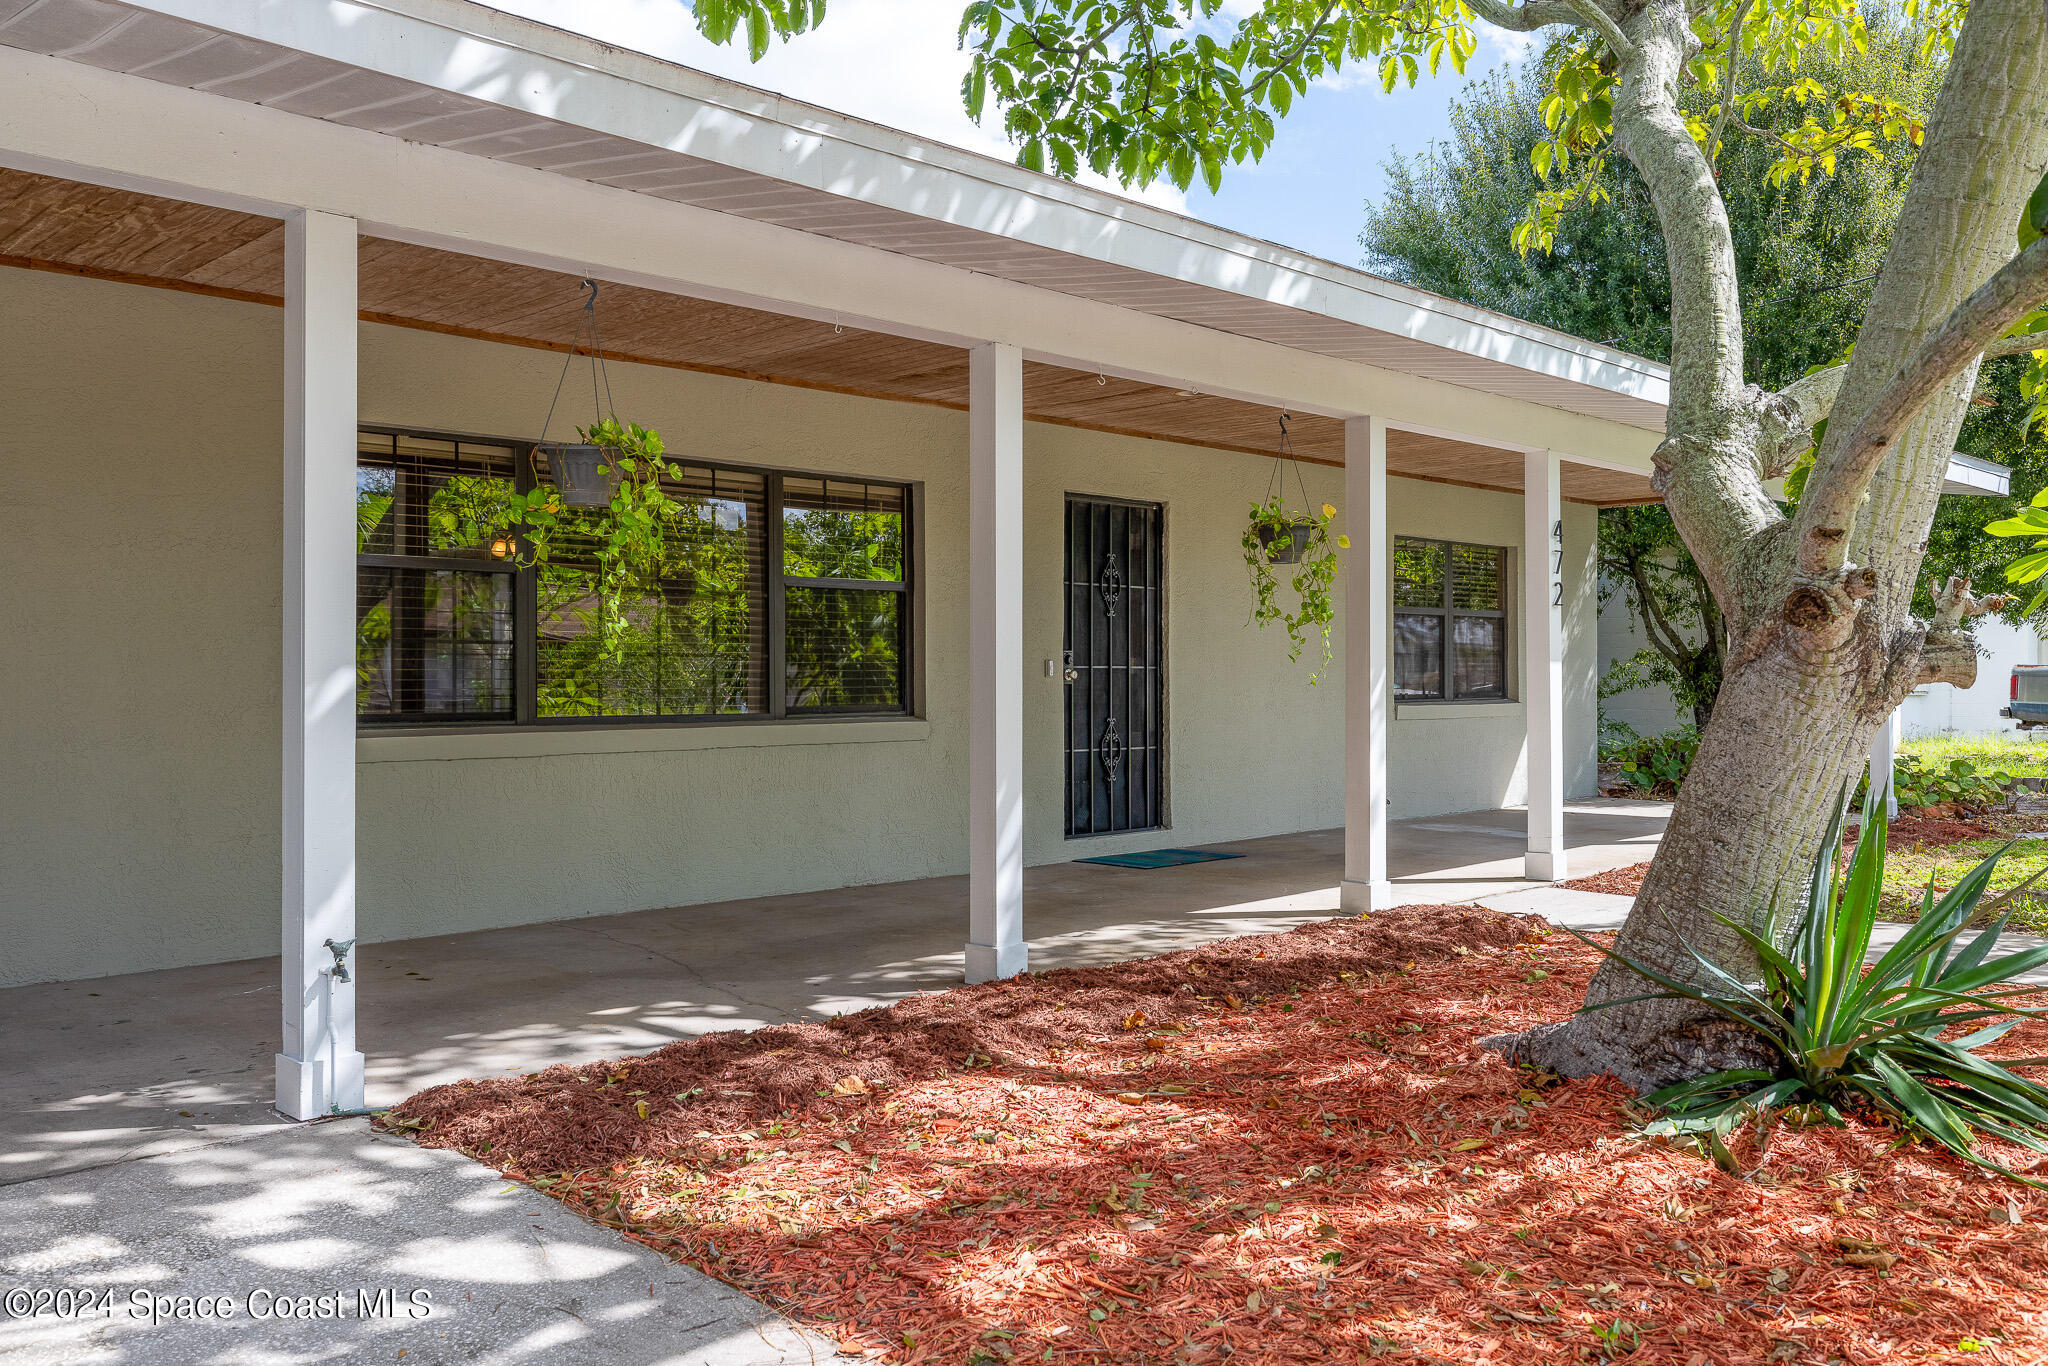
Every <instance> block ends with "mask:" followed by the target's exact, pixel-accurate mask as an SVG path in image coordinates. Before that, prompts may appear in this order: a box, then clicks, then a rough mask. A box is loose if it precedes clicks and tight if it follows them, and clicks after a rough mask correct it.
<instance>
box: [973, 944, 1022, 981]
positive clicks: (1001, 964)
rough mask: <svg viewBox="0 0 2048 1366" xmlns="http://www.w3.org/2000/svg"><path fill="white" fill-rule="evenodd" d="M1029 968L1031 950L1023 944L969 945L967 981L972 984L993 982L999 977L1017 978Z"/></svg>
mask: <svg viewBox="0 0 2048 1366" xmlns="http://www.w3.org/2000/svg"><path fill="white" fill-rule="evenodd" d="M1029 966H1030V955H1029V950H1028V948H1027V946H1026V945H1024V944H1022V943H1011V944H975V943H971V942H970V943H969V944H968V945H967V980H968V981H970V982H993V981H995V980H996V979H997V978H999V977H1015V976H1016V975H1017V974H1019V973H1021V972H1024V971H1025V970H1026V969H1027V968H1028V967H1029Z"/></svg>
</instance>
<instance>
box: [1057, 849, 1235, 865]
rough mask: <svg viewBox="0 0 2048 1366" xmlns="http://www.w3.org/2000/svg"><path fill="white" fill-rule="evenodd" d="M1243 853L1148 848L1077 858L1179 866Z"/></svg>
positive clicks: (1112, 863) (1077, 861)
mask: <svg viewBox="0 0 2048 1366" xmlns="http://www.w3.org/2000/svg"><path fill="white" fill-rule="evenodd" d="M1243 857H1244V855H1243V854H1217V853H1211V852H1210V851H1209V850H1207V849H1147V850H1145V851H1144V852H1143V853H1140V854H1104V855H1103V856H1102V857H1101V858H1083V859H1075V860H1074V862H1076V863H1107V864H1108V865H1109V866H1110V867H1112V868H1178V867H1180V866H1181V865H1182V864H1183V863H1209V862H1211V861H1213V860H1215V859H1225V858H1243Z"/></svg>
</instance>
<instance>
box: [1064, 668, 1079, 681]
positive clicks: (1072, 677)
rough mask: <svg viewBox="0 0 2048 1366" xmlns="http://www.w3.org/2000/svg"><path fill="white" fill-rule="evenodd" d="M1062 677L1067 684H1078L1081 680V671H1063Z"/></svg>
mask: <svg viewBox="0 0 2048 1366" xmlns="http://www.w3.org/2000/svg"><path fill="white" fill-rule="evenodd" d="M1064 677H1065V680H1066V681H1067V682H1069V683H1078V682H1079V681H1080V679H1081V671H1080V670H1079V669H1068V670H1066V671H1065V674H1064Z"/></svg>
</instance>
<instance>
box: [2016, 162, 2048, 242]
mask: <svg viewBox="0 0 2048 1366" xmlns="http://www.w3.org/2000/svg"><path fill="white" fill-rule="evenodd" d="M2044 232H2048V176H2042V177H2041V183H2040V184H2039V185H2036V186H2035V187H2034V193H2033V194H2032V195H2030V196H2029V197H2028V199H2027V207H2026V209H2025V211H2024V212H2022V213H2021V214H2020V231H2019V241H2020V250H2021V251H2025V250H2026V249H2027V248H2028V247H2031V246H2032V245H2034V243H2035V242H2036V241H2037V240H2038V239H2039V238H2040V236H2041V234H2042V233H2044Z"/></svg>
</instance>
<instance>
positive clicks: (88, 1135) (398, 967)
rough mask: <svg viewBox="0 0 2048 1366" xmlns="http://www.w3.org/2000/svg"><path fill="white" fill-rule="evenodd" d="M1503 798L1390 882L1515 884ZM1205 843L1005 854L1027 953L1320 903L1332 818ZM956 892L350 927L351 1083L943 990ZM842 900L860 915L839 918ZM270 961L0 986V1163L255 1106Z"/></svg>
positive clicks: (1417, 833) (1596, 849)
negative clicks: (1026, 911)
mask: <svg viewBox="0 0 2048 1366" xmlns="http://www.w3.org/2000/svg"><path fill="white" fill-rule="evenodd" d="M1668 811H1669V808H1668V806H1666V805H1665V804H1663V803H1659V802H1640V801H1617V800H1611V799H1598V800H1593V801H1586V802H1573V803H1570V804H1568V805H1567V807H1566V810H1565V843H1566V846H1567V850H1568V855H1569V857H1570V859H1571V861H1572V863H1573V865H1574V867H1575V868H1577V869H1580V870H1581V871H1584V872H1595V871H1599V870H1602V869H1606V868H1611V867H1620V866H1625V865H1627V864H1630V863H1637V862H1641V861H1643V860H1645V859H1647V858H1649V857H1650V855H1651V854H1652V853H1653V852H1654V851H1655V848H1656V842H1657V839H1658V837H1659V835H1660V834H1661V832H1662V830H1663V826H1664V820H1665V817H1666V815H1667V814H1668ZM1525 819H1526V817H1525V813H1523V812H1520V811H1485V812H1473V813H1469V814H1466V815H1453V816H1438V817H1431V818H1427V819H1422V820H1412V821H1397V822H1394V823H1393V824H1392V826H1391V827H1390V829H1389V867H1390V870H1391V872H1392V874H1393V888H1394V896H1395V899H1396V900H1397V901H1398V902H1399V903H1401V904H1411V903H1424V904H1427V903H1436V902H1454V901H1468V900H1475V899H1477V898H1480V897H1494V896H1498V895H1500V894H1502V893H1507V892H1513V891H1517V890H1520V889H1526V888H1528V887H1531V886H1532V885H1536V884H1532V883H1531V882H1530V881H1528V880H1527V879H1526V878H1525V877H1524V876H1523V869H1522V850H1521V844H1522V841H1523V839H1524V829H1523V826H1524V821H1525ZM1213 847H1214V848H1216V849H1218V850H1222V851H1227V852H1232V853H1237V854H1241V855H1243V857H1241V858H1236V859H1228V860H1221V861H1217V862H1213V863H1203V864H1194V865H1189V866H1186V867H1179V868H1167V869H1156V870H1137V869H1126V868H1115V867H1106V866H1102V865H1095V864H1083V863H1064V864H1055V865H1051V866H1046V867H1040V868H1033V869H1031V870H1030V871H1029V872H1028V873H1027V874H1026V878H1025V894H1026V896H1027V897H1028V899H1029V901H1028V904H1029V905H1030V907H1031V926H1032V939H1031V941H1030V945H1029V948H1030V954H1031V962H1032V966H1033V967H1034V968H1057V967H1074V966H1084V965H1089V964H1095V963H1102V962H1109V961H1115V960H1119V959H1125V958H1133V957H1139V956H1142V955H1145V954H1150V953H1158V952H1164V951H1166V950H1169V949H1174V948H1183V947H1186V946H1187V945H1189V944H1192V943H1198V942H1201V941H1203V940H1208V939H1217V938H1223V937H1226V936H1230V935H1239V934H1254V933H1263V932H1270V931H1274V930H1283V929H1286V928H1288V927H1289V926H1291V925H1295V924H1300V923H1303V922H1305V921H1309V920H1315V919H1321V918H1325V917H1328V916H1330V915H1333V914H1336V913H1337V910H1338V896H1339V893H1338V885H1339V882H1340V880H1341V877H1342V873H1343V866H1344V864H1343V858H1344V854H1343V832H1342V831H1338V830H1322V831H1312V832H1308V833H1304V834H1299V835H1283V836H1275V837H1270V838H1266V839H1257V840H1246V841H1240V842H1235V843H1229V844H1222V845H1216V846H1213ZM965 894H966V885H965V879H963V878H960V877H944V878H927V879H922V880H919V881H915V882H902V883H889V884H883V885H878V886H872V887H849V888H844V889H840V890H837V891H831V892H820V893H813V894H809V895H802V896H781V897H768V898H757V899H753V900H748V901H735V902H726V903H722V904H718V905H709V906H692V907H684V908H678V909H673V910H658V911H641V912H636V913H632V914H627V915H610V916H598V917H591V918H587V919H577V920H562V921H556V922H552V923H548V924H542V925H528V926H519V927H514V928H509V929H497V930H483V931H477V932H474V933H470V934H463V935H453V936H444V937H438V938H433V939H410V940H400V941H396V942H391V943H380V944H374V945H369V946H366V947H365V948H364V949H363V950H362V952H361V954H360V956H359V961H360V965H361V966H360V973H359V978H360V983H361V988H360V995H359V998H358V999H359V1009H360V1017H359V1019H360V1027H361V1030H362V1035H361V1037H362V1038H363V1041H364V1044H365V1048H364V1052H365V1054H366V1057H367V1067H366V1072H367V1078H368V1086H367V1092H368V1094H367V1100H368V1101H369V1103H370V1104H372V1105H388V1104H392V1103H394V1102H396V1101H398V1100H401V1099H403V1098H404V1097H405V1096H407V1095H410V1094H412V1093H413V1092H414V1091H417V1090H419V1089H420V1088H422V1087H425V1086H432V1085H439V1084H441V1083H444V1082H450V1081H455V1080H459V1079H461V1078H463V1077H477V1076H488V1075H495V1074H500V1073H504V1072H511V1071H531V1070H533V1069H535V1068H539V1067H545V1066H548V1065H551V1064H554V1063H564V1062H568V1063H574V1062H583V1061H587V1060H590V1059H593V1058H599V1057H605V1056H615V1055H618V1054H621V1053H633V1052H645V1051H649V1050H651V1049H655V1048H659V1047H660V1046H662V1045H663V1044H665V1043H668V1042H670V1041H672V1040H674V1039H678V1038H686V1037H691V1036H694V1035H698V1034H704V1033H709V1032H712V1031H716V1030H725V1029H749V1028H754V1027H757V1026H760V1025H766V1024H773V1023H777V1022H780V1021H784V1020H795V1019H815V1018H822V1017H829V1016H832V1015H837V1014H843V1013H846V1012H848V1011H853V1010H860V1009H864V1008H866V1007H868V1006H873V1005H883V1004H887V1003H888V1002H890V1001H894V1000H898V999H901V998H902V997H904V996H908V995H912V994H914V993H916V992H920V991H934V990H943V989H944V988H945V987H948V986H951V985H953V984H955V983H957V982H958V981H959V980H960V949H959V907H960V904H961V901H962V899H963V897H964V896H965ZM849 924H857V925H858V926H859V927H860V932H859V933H858V934H857V935H856V934H848V933H846V932H845V929H846V926H848V925H849ZM277 976H278V960H277V959H276V958H274V957H273V958H256V959H247V960H244V961H241V962H234V963H221V964H212V965H206V966H198V967H186V968H171V969H166V970H163V971H158V972H144V973H131V974H128V975H124V976H119V977H101V978H93V979H89V980H86V981H77V982H55V983H48V984H44V985H39V986H29V987H16V988H13V989H10V990H5V991H0V1185H7V1184H11V1183H15V1182H19V1181H23V1180H30V1179H33V1178H36V1177H40V1176H46V1175H51V1174H54V1173H57V1172H63V1171H69V1170H74V1169H82V1168H87V1167H95V1166H102V1165H105V1164H107V1163H109V1162H116V1161H122V1160H127V1159H132V1158H137V1157H144V1156H149V1155H153V1154H158V1153H165V1152H172V1151H177V1150H179V1149H183V1148H191V1147H198V1146H205V1145H208V1144H212V1143H220V1142H229V1141H234V1140H236V1139H238V1138H241V1137H246V1136H249V1135H251V1134H254V1133H257V1132H260V1131H262V1130H264V1129H266V1128H269V1127H272V1126H274V1125H276V1124H277V1123H278V1117H277V1115H276V1114H275V1112H274V1111H273V1110H272V1109H271V1102H272V1096H271V1075H270V1059H271V1056H272V1055H273V1054H274V1053H275V1052H276V1051H277V1033H276V1030H277V1024H276V1018H277Z"/></svg>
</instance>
